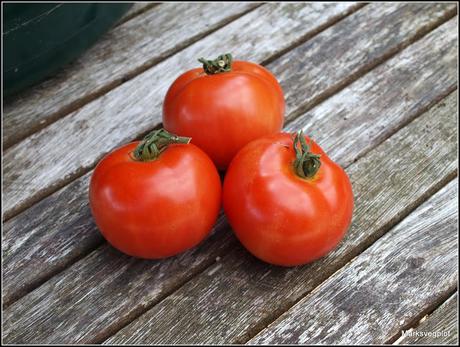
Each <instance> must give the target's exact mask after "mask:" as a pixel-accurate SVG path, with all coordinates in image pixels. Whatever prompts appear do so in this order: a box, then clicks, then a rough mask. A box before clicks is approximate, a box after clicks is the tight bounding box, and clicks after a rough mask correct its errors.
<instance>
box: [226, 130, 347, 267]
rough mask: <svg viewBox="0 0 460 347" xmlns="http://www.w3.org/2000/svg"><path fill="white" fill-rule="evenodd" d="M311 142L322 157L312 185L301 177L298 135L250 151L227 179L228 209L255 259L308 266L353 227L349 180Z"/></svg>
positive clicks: (236, 160) (238, 158) (278, 137)
mask: <svg viewBox="0 0 460 347" xmlns="http://www.w3.org/2000/svg"><path fill="white" fill-rule="evenodd" d="M306 141H307V143H310V144H311V151H312V152H313V153H315V154H321V158H320V160H321V167H320V169H319V171H318V172H317V173H316V175H315V176H314V177H313V178H312V179H303V178H301V177H299V176H298V175H297V174H296V173H295V170H294V167H293V162H294V160H295V152H294V149H293V135H291V134H287V133H280V134H276V135H272V136H268V137H264V138H261V139H258V140H255V141H253V142H251V143H250V144H248V145H246V146H245V147H244V148H243V149H242V150H241V151H240V152H239V153H238V154H237V155H236V156H235V158H234V159H233V161H232V162H231V164H230V166H229V168H228V171H227V173H226V176H225V180H224V189H223V204H224V211H225V214H226V216H227V218H228V220H229V222H230V225H231V226H232V228H233V230H234V232H235V234H236V236H237V237H238V239H239V240H240V241H241V243H242V244H243V245H244V246H245V247H246V248H247V249H248V250H249V251H250V252H251V253H252V254H253V255H254V256H256V257H258V258H259V259H261V260H264V261H265V262H268V263H271V264H275V265H282V266H295V265H302V264H306V263H309V262H311V261H314V260H316V259H318V258H320V257H322V256H324V255H326V254H327V253H328V252H330V251H331V250H332V249H334V248H335V247H336V246H337V244H338V243H339V242H340V240H341V239H342V238H343V237H344V235H345V233H346V231H347V229H348V227H349V225H350V223H351V218H352V213H353V205H354V201H353V192H352V187H351V183H350V180H349V178H348V176H347V174H346V173H345V171H344V170H343V169H342V168H341V167H340V166H339V165H338V164H336V163H334V162H333V161H332V160H331V159H330V158H329V157H328V156H327V155H326V154H325V153H324V151H323V150H322V149H321V148H320V147H319V146H318V145H317V144H316V143H314V142H313V141H311V140H310V139H309V138H308V137H306ZM310 141H311V142H310Z"/></svg>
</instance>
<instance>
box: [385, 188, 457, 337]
mask: <svg viewBox="0 0 460 347" xmlns="http://www.w3.org/2000/svg"><path fill="white" fill-rule="evenodd" d="M454 193H455V192H454ZM457 316H458V293H457V292H456V293H455V294H454V295H452V296H451V297H450V298H449V299H448V300H447V301H446V302H445V303H443V304H442V305H441V306H440V307H439V308H437V309H436V310H435V311H434V312H433V313H432V314H430V315H428V316H425V317H424V318H423V319H422V320H421V321H420V323H419V324H418V325H417V326H416V327H415V328H411V329H407V330H404V333H408V334H411V335H405V336H404V335H401V338H400V339H398V340H397V341H395V343H394V344H395V345H424V344H437V345H447V344H450V345H455V344H457V343H458V317H457ZM417 333H418V334H420V335H417ZM430 333H431V336H430ZM433 333H438V334H437V335H435V334H433Z"/></svg>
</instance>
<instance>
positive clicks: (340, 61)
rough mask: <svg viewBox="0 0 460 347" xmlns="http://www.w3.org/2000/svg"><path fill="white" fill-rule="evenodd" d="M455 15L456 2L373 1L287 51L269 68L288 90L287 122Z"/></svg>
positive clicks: (285, 89)
mask: <svg viewBox="0 0 460 347" xmlns="http://www.w3.org/2000/svg"><path fill="white" fill-rule="evenodd" d="M455 14H456V6H455V4H449V5H448V4H436V5H435V6H433V4H427V3H418V4H414V3H406V4H388V3H387V4H382V3H374V4H370V5H368V6H366V7H365V8H363V9H362V10H360V11H357V12H355V13H353V14H352V15H350V16H348V17H347V18H345V19H343V20H342V21H340V22H339V23H337V24H336V25H334V26H332V27H330V28H329V29H327V30H325V31H324V32H323V33H321V34H320V35H317V36H315V37H314V38H313V39H311V40H309V41H307V42H306V43H304V44H303V45H301V46H299V47H297V48H296V49H294V50H292V51H290V52H288V53H287V54H285V55H284V56H282V57H281V58H280V59H279V60H277V61H275V62H274V63H272V64H269V65H268V68H269V69H270V70H271V71H272V72H273V73H274V74H275V75H276V76H277V77H278V78H279V79H280V81H281V84H282V86H283V89H284V91H285V97H286V107H287V112H286V114H287V117H288V119H293V118H295V117H296V116H298V115H299V114H301V113H302V112H303V111H305V110H306V109H308V108H310V107H311V106H312V105H315V104H317V103H318V101H320V100H323V99H325V98H326V97H328V96H330V95H332V94H333V93H334V92H336V91H337V90H339V89H340V88H342V87H343V86H344V85H346V84H349V83H350V82H352V81H353V80H355V79H356V78H358V77H359V76H360V75H362V74H363V73H364V72H366V71H369V70H370V69H372V68H373V67H375V66H376V65H378V64H379V63H381V62H382V61H384V60H385V59H387V58H388V57H390V56H391V55H392V54H394V53H396V52H397V51H398V50H401V49H402V48H404V47H406V46H407V45H408V44H409V43H411V42H413V41H414V40H415V39H416V38H419V37H420V36H422V35H424V34H426V33H427V32H428V31H430V30H431V29H433V27H435V26H437V25H439V24H440V22H441V21H443V20H445V19H448V18H450V17H453V16H454V15H455ZM292 66H298V68H292ZM299 67H301V68H299Z"/></svg>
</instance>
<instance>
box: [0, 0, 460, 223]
mask: <svg viewBox="0 0 460 347" xmlns="http://www.w3.org/2000/svg"><path fill="white" fill-rule="evenodd" d="M363 6H364V4H363ZM363 6H361V7H358V8H357V9H354V10H353V11H351V12H350V13H347V14H346V15H345V16H342V17H341V18H340V19H338V20H337V19H335V20H334V24H335V23H337V22H339V21H340V20H343V19H344V18H346V17H348V16H349V15H351V14H353V13H354V12H356V11H357V10H359V9H360V8H362V7H363ZM455 14H456V9H453V10H449V11H447V12H446V13H445V15H444V16H443V17H441V19H440V20H439V21H437V22H436V23H432V24H431V25H428V26H425V27H422V28H420V29H419V31H418V32H417V33H416V35H415V36H414V37H412V38H411V39H410V40H409V41H408V42H405V43H404V44H400V45H398V47H397V48H395V49H393V50H391V51H390V52H389V53H387V55H386V56H383V57H381V58H380V59H377V61H376V62H373V63H372V64H369V65H368V66H366V67H364V69H363V70H360V71H359V72H358V73H356V74H352V75H350V77H349V78H348V79H345V80H344V81H343V82H342V83H340V84H338V85H337V86H334V87H333V88H331V89H329V90H326V91H325V92H324V93H323V94H321V95H319V96H318V98H316V99H313V100H312V101H311V102H310V103H308V104H307V105H305V106H304V108H303V109H302V110H303V112H305V111H308V110H309V109H311V108H312V107H314V106H316V105H317V104H319V103H321V102H323V101H324V100H326V99H327V98H329V97H330V96H332V95H333V94H334V93H337V92H339V91H340V90H342V89H343V88H345V87H346V86H348V85H349V84H351V83H353V82H354V81H356V80H357V79H358V78H360V77H362V76H363V75H365V74H366V73H368V72H369V71H371V70H373V69H374V68H375V67H377V66H379V65H381V64H382V63H384V62H385V61H387V60H388V59H389V58H391V57H393V56H394V55H395V54H397V53H398V52H400V51H401V50H403V49H404V48H406V47H407V46H409V45H411V44H413V43H414V42H416V41H418V40H419V39H421V38H422V37H424V36H426V35H427V34H428V33H429V32H431V31H432V30H434V29H436V28H437V27H438V26H440V25H442V24H443V23H445V22H446V21H448V20H449V19H451V18H452V17H453V16H455ZM331 25H332V24H329V25H328V26H327V27H325V28H323V29H322V31H324V30H326V29H327V28H329V27H330V26H331ZM318 33H319V32H318ZM318 33H317V34H318ZM309 39H311V37H309V36H308V35H307V38H306V40H307V41H308V40H309ZM300 44H302V42H296V43H295V45H294V47H297V46H298V45H300ZM289 47H290V49H291V47H292V46H289ZM288 51H289V50H284V51H283V52H284V54H285V53H286V52H288ZM267 61H270V58H269V59H267ZM300 114H301V112H300V111H297V112H294V113H293V114H292V115H291V116H290V117H288V118H287V121H289V120H293V119H295V118H296V117H298V116H299V115H300ZM159 126H161V123H157V125H156V126H155V128H156V127H159ZM144 133H147V132H144ZM96 164H97V163H93V164H92V165H91V166H89V167H80V168H79V169H77V170H75V172H74V173H73V174H71V175H68V177H67V178H65V179H62V180H61V181H57V182H54V184H51V185H50V186H48V187H47V188H46V189H43V191H42V192H40V193H38V194H37V195H36V196H35V197H31V198H30V200H29V201H28V202H26V203H24V204H23V206H19V207H18V206H17V207H18V208H17V209H16V210H12V211H11V213H9V214H8V215H5V216H4V221H6V220H8V219H11V218H12V217H14V216H16V215H17V214H19V213H20V212H22V211H24V210H25V209H27V208H29V207H31V206H33V205H34V204H35V203H37V202H38V201H40V200H41V199H43V198H45V197H47V196H49V195H51V194H52V193H53V192H55V191H57V190H59V189H61V188H63V187H65V186H66V185H68V184H69V183H71V182H72V181H73V180H75V179H77V178H79V177H81V176H82V175H84V174H85V173H86V172H89V171H91V170H92V169H93V168H94V166H95V165H96Z"/></svg>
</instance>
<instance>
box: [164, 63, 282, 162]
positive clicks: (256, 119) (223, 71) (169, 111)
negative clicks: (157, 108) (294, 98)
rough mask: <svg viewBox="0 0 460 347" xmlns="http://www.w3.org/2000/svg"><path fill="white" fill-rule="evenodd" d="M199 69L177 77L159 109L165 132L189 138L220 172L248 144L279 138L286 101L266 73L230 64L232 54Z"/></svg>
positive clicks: (251, 65)
mask: <svg viewBox="0 0 460 347" xmlns="http://www.w3.org/2000/svg"><path fill="white" fill-rule="evenodd" d="M199 61H200V62H201V63H202V64H203V67H202V68H195V69H192V70H189V71H187V72H185V73H184V74H182V75H181V76H179V77H178V78H177V79H176V80H175V81H174V83H173V84H172V85H171V87H170V88H169V90H168V92H167V94H166V97H165V100H164V103H163V125H164V127H165V129H167V130H168V131H171V132H173V133H176V134H178V135H181V136H190V137H192V143H194V144H196V145H197V146H198V147H200V148H201V149H203V150H204V151H205V152H206V153H207V154H208V155H209V156H210V157H211V159H212V160H213V161H214V163H215V164H216V166H217V167H218V168H219V169H226V168H227V166H228V164H229V163H230V161H231V160H232V158H233V157H234V156H235V154H236V153H237V152H238V151H239V150H240V149H241V148H242V147H243V146H244V145H246V144H247V143H248V142H250V141H252V140H255V139H257V138H259V137H262V136H265V135H269V134H274V133H277V132H279V131H280V130H281V129H282V127H283V121H284V110H285V103H284V96H283V91H282V89H281V86H280V85H279V83H278V81H277V80H276V78H275V77H274V76H273V74H272V73H271V72H270V71H268V70H267V69H265V68H264V67H262V66H260V65H258V64H255V63H251V62H247V61H233V59H232V56H231V54H224V55H221V56H219V57H218V58H217V59H215V60H206V59H200V60H199Z"/></svg>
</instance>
